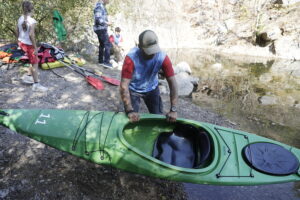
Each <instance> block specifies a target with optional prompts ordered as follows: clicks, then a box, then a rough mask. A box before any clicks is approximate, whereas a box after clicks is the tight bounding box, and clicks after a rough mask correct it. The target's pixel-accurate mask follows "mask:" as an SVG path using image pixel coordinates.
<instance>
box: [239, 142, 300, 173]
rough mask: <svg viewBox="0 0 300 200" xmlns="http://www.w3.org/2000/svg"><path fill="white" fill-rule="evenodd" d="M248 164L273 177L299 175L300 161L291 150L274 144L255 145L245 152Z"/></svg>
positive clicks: (262, 143)
mask: <svg viewBox="0 0 300 200" xmlns="http://www.w3.org/2000/svg"><path fill="white" fill-rule="evenodd" d="M243 155H244V158H245V160H246V162H247V163H248V164H249V165H250V166H252V167H253V168H254V169H256V170H257V171H260V172H263V173H266V174H271V175H279V176H280V175H290V174H294V173H297V170H298V168H299V161H298V159H297V157H296V156H295V155H294V154H293V153H292V152H290V151H289V150H287V149H285V148H283V147H282V146H280V145H277V144H272V143H265V142H261V143H254V144H249V145H247V146H246V147H245V148H244V150H243Z"/></svg>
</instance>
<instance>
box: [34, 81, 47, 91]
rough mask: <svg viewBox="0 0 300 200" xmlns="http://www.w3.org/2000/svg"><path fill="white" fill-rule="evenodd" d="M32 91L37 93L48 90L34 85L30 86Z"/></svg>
mask: <svg viewBox="0 0 300 200" xmlns="http://www.w3.org/2000/svg"><path fill="white" fill-rule="evenodd" d="M32 90H33V91H39V92H46V91H47V90H48V88H46V87H44V86H42V85H41V84H40V83H34V84H33V85H32Z"/></svg>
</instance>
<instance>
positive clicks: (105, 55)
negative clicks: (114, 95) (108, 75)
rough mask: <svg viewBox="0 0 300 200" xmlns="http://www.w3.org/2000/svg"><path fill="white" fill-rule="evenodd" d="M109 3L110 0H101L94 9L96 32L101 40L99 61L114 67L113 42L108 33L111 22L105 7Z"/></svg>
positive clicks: (103, 64) (105, 65)
mask: <svg viewBox="0 0 300 200" xmlns="http://www.w3.org/2000/svg"><path fill="white" fill-rule="evenodd" d="M108 3H109V0H100V1H98V2H97V3H96V6H95V9H94V21H95V23H94V32H95V33H96V34H97V36H98V40H99V56H98V62H99V64H100V65H102V66H104V67H107V68H112V64H111V63H110V48H111V44H110V42H109V37H108V33H107V27H108V26H109V25H111V23H110V22H109V21H108V16H107V10H106V8H105V6H106V5H107V4H108Z"/></svg>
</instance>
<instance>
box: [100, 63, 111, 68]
mask: <svg viewBox="0 0 300 200" xmlns="http://www.w3.org/2000/svg"><path fill="white" fill-rule="evenodd" d="M101 65H102V66H103V67H106V68H113V66H112V64H110V63H103V64H101Z"/></svg>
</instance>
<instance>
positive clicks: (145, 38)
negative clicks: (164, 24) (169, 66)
mask: <svg viewBox="0 0 300 200" xmlns="http://www.w3.org/2000/svg"><path fill="white" fill-rule="evenodd" d="M139 47H140V48H142V49H143V50H144V52H145V53H146V54H147V55H152V54H155V53H157V52H160V47H159V45H158V38H157V35H156V34H155V33H154V32H153V31H151V30H146V31H144V32H142V33H141V34H140V36H139Z"/></svg>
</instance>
